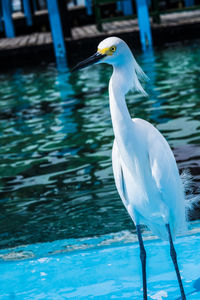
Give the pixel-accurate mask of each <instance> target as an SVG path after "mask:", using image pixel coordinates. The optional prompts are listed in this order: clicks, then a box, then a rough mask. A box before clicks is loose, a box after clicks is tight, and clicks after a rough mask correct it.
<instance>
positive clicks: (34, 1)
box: [32, 0, 38, 11]
mask: <svg viewBox="0 0 200 300" xmlns="http://www.w3.org/2000/svg"><path fill="white" fill-rule="evenodd" d="M32 1H33V11H37V9H38V6H37V1H36V0H32Z"/></svg>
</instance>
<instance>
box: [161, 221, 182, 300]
mask: <svg viewBox="0 0 200 300" xmlns="http://www.w3.org/2000/svg"><path fill="white" fill-rule="evenodd" d="M166 227H167V231H168V235H169V242H170V255H171V258H172V261H173V263H174V267H175V270H176V276H177V279H178V284H179V287H180V291H181V298H182V300H186V297H185V292H184V289H183V284H182V280H181V276H180V272H179V268H178V263H177V255H176V251H175V248H174V244H173V241H172V236H171V231H170V227H169V224H166Z"/></svg>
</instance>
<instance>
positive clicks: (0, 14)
mask: <svg viewBox="0 0 200 300" xmlns="http://www.w3.org/2000/svg"><path fill="white" fill-rule="evenodd" d="M0 31H1V32H2V31H3V19H2V8H1V1H0Z"/></svg>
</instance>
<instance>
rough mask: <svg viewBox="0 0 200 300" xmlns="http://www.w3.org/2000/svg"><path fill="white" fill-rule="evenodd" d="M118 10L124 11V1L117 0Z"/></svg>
mask: <svg viewBox="0 0 200 300" xmlns="http://www.w3.org/2000/svg"><path fill="white" fill-rule="evenodd" d="M116 5H117V12H119V11H122V1H117V3H116Z"/></svg>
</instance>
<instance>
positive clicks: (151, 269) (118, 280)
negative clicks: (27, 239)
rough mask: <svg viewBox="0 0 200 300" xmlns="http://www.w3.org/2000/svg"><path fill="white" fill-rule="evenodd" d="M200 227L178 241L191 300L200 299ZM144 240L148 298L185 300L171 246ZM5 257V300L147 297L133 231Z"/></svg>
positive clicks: (0, 292)
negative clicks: (181, 298)
mask: <svg viewBox="0 0 200 300" xmlns="http://www.w3.org/2000/svg"><path fill="white" fill-rule="evenodd" d="M199 229H200V223H194V224H193V226H192V227H191V229H190V234H189V235H187V236H185V237H181V238H178V239H177V240H176V242H175V247H176V250H177V252H178V259H179V267H180V270H181V277H182V280H183V284H184V288H185V292H186V295H187V299H188V300H198V299H199V296H200V271H199V270H200V252H199V251H197V249H199V247H200V233H199ZM144 237H145V248H146V252H147V281H148V299H156V300H165V299H166V300H172V299H173V300H178V299H179V300H180V298H179V296H180V292H179V288H178V283H177V280H176V275H175V272H174V268H173V264H172V262H171V260H170V256H169V245H168V242H162V241H160V240H158V239H153V237H152V236H151V235H150V234H149V233H148V232H146V233H145V234H144ZM75 246H76V247H77V248H75ZM0 257H1V259H2V260H3V262H2V263H1V264H0V274H1V280H0V286H1V289H0V299H2V300H10V299H15V300H18V299H19V300H29V299H45V300H46V299H47V300H52V299H59V300H64V299H74V300H75V299H84V300H86V299H102V300H103V299H106V300H107V299H134V300H138V299H142V291H141V266H140V260H139V259H138V257H139V248H138V243H137V241H136V237H135V235H133V234H130V232H121V233H118V234H113V235H104V236H101V238H92V239H87V240H84V241H83V240H82V241H81V240H79V241H75V240H72V239H71V240H62V241H55V242H52V243H44V244H34V245H29V246H26V247H18V248H16V249H12V250H10V251H5V250H4V251H3V250H1V251H0ZM25 258H26V259H25Z"/></svg>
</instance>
